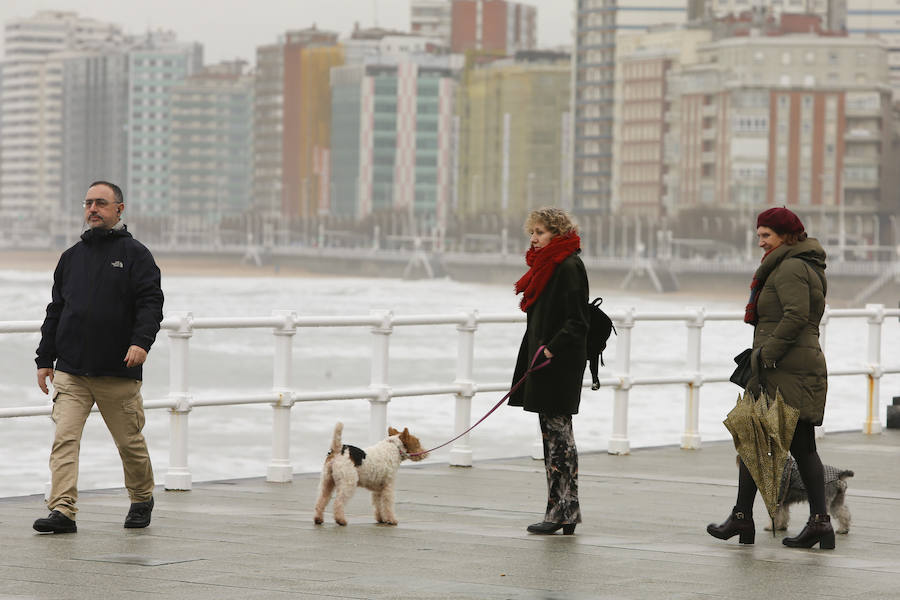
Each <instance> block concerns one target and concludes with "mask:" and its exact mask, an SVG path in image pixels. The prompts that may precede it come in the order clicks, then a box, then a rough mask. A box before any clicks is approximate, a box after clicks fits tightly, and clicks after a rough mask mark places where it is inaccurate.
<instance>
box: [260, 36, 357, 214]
mask: <svg viewBox="0 0 900 600" xmlns="http://www.w3.org/2000/svg"><path fill="white" fill-rule="evenodd" d="M256 56H257V70H256V78H255V83H254V86H255V96H254V109H253V112H254V132H253V138H254V142H253V144H254V148H253V197H254V205H255V206H256V208H257V209H258V210H260V211H262V212H263V213H264V214H266V215H269V216H289V217H309V216H314V215H316V214H318V213H319V212H320V211H322V210H327V198H328V190H327V182H328V180H329V178H328V176H327V174H326V173H324V172H323V170H322V169H323V168H324V167H323V165H326V164H327V160H328V153H329V148H328V145H329V139H330V133H329V127H330V122H331V114H330V111H331V99H330V88H329V83H328V81H329V73H330V70H331V67H333V66H335V65H341V64H343V63H344V55H343V50H342V48H341V47H340V46H339V45H338V43H337V34H336V33H333V32H328V31H321V30H318V29H316V28H315V27H312V28H308V29H303V30H297V31H288V32H287V33H286V34H284V35H283V36H282V37H281V38H280V39H279V40H278V42H277V43H276V44H272V45H269V46H261V47H259V48H257V55H256Z"/></svg>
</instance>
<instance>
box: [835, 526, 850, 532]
mask: <svg viewBox="0 0 900 600" xmlns="http://www.w3.org/2000/svg"><path fill="white" fill-rule="evenodd" d="M834 532H835V533H850V528H849V527H848V528H847V529H835V530H834Z"/></svg>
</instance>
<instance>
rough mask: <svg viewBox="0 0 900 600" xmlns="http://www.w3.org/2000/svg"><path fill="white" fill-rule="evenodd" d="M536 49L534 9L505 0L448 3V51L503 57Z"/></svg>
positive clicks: (473, 0)
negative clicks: (484, 53) (492, 53)
mask: <svg viewBox="0 0 900 600" xmlns="http://www.w3.org/2000/svg"><path fill="white" fill-rule="evenodd" d="M536 47H537V9H536V8H535V7H533V6H530V5H528V4H522V3H520V2H507V1H506V0H452V2H451V6H450V50H451V51H452V52H456V53H465V52H467V51H469V50H476V51H483V52H496V53H499V54H504V55H512V54H515V53H516V52H517V51H519V50H533V49H534V48H536Z"/></svg>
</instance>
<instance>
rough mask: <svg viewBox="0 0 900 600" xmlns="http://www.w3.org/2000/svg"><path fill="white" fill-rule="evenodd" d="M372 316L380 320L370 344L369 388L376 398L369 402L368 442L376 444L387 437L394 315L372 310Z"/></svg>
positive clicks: (373, 331) (388, 311)
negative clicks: (389, 373)
mask: <svg viewBox="0 0 900 600" xmlns="http://www.w3.org/2000/svg"><path fill="white" fill-rule="evenodd" d="M371 314H372V316H374V317H377V318H378V319H380V320H381V322H380V323H378V325H375V326H374V327H372V334H373V335H374V336H375V337H374V340H373V344H372V371H371V375H370V377H369V387H370V388H371V389H372V390H374V391H375V392H376V393H377V397H376V398H373V399H372V400H369V442H370V443H372V444H377V443H378V442H379V441H381V440H383V439H384V437H385V436H386V435H387V405H388V402H390V401H391V388H390V386H389V385H388V358H389V356H390V355H389V350H390V341H391V333H393V332H394V325H393V323H392V321H393V319H394V313H393V312H392V311H390V310H373V311H371Z"/></svg>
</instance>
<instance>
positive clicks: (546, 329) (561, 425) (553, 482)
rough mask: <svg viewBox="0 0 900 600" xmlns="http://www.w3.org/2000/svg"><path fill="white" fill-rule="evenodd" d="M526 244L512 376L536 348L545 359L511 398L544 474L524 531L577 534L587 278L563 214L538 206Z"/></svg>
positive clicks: (570, 226)
mask: <svg viewBox="0 0 900 600" xmlns="http://www.w3.org/2000/svg"><path fill="white" fill-rule="evenodd" d="M525 231H526V232H527V233H528V234H530V235H531V248H530V249H529V250H528V252H527V253H526V254H525V263H526V264H527V265H528V266H529V267H530V268H529V270H528V272H527V273H525V275H523V276H522V278H521V279H519V281H518V282H516V288H515V289H516V293H517V294H519V293H521V294H522V301H521V304H520V306H521V308H522V310H523V311H525V312H526V313H527V314H528V324H527V327H526V329H525V335H524V337H523V338H522V345H521V347H520V348H519V357H518V360H517V361H516V369H515V374H514V375H513V381H518V380H519V379H520V378H521V377H522V376H523V375H524V374H525V371H526V370H527V369H528V365H529V364H530V362H531V359H532V357H534V355H535V353H536V352H537V350H538V349H539V348H540V347H541V346H545V349H544V351H543V353H544V356H545V357H546V358H550V359H552V360H551V361H550V364H549V365H548V366H546V367H544V368H542V369H540V370H538V371H534V372H533V373H532V374H531V375H529V377H528V378H527V379H526V380H525V383H524V384H523V385H522V386H520V387H519V388H518V389H517V390H516V391H515V392H514V393H513V394H512V395H511V396H510V399H509V405H510V406H521V407H523V408H524V409H525V410H526V411H529V412H535V413H538V421H539V422H540V426H541V435H542V438H543V443H544V467H545V469H546V471H547V492H548V494H547V509H546V512H545V513H544V520H543V521H542V522H540V523H535V524H533V525H529V526H528V531H529V532H531V533H538V534H551V533H555V532H556V531H558V530H560V529H562V530H563V533H564V534H566V535H571V534H572V533H574V532H575V525H576V524H578V523H580V522H581V509H580V507H579V505H578V451H577V450H576V448H575V438H574V436H573V434H572V415H574V414H577V413H578V405H579V403H580V401H581V386H582V380H583V379H584V368H585V363H586V362H587V347H586V344H587V330H588V323H589V319H590V317H589V313H588V279H587V272H586V271H585V269H584V263H582V262H581V259H580V258H579V257H578V253H579V252H581V238H579V237H578V232H577V229H576V227H575V224H574V223H572V220H571V219H570V218H569V215H567V214H566V213H565V211H563V210H560V209H558V208H540V209H538V210H535V211H533V212H532V213H531V214H530V215H529V216H528V219H527V220H526V222H525Z"/></svg>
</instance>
